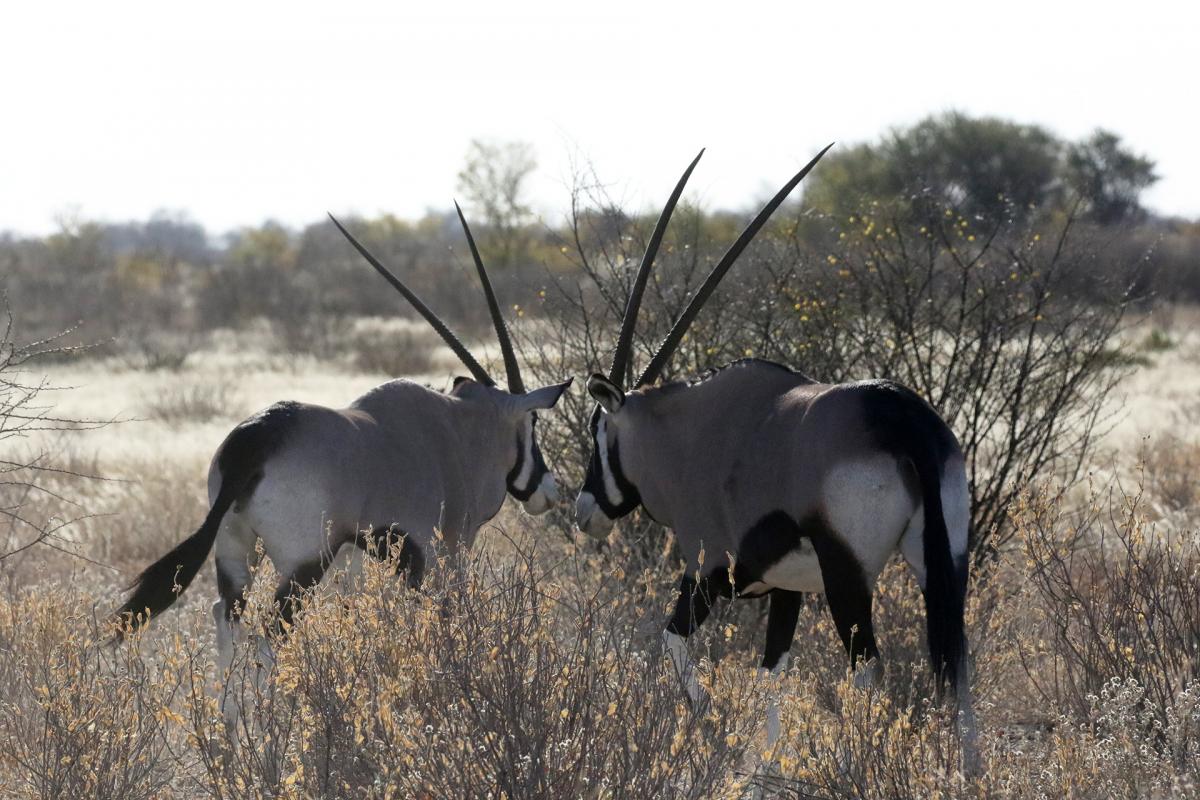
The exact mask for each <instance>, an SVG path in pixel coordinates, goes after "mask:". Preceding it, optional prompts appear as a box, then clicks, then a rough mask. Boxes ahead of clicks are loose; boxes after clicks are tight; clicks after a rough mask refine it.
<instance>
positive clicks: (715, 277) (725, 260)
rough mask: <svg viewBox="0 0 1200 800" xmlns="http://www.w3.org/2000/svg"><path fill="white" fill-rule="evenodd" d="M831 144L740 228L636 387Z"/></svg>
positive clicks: (656, 369)
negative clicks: (739, 232) (744, 227)
mask: <svg viewBox="0 0 1200 800" xmlns="http://www.w3.org/2000/svg"><path fill="white" fill-rule="evenodd" d="M830 147H833V143H832V142H831V143H830V144H828V145H826V146H825V149H824V150H822V151H821V152H819V153H817V155H816V156H815V157H814V158H813V160H812V161H809V162H808V163H807V164H805V165H804V169H802V170H800V171H799V172H797V173H796V175H795V176H794V177H793V178H792V179H791V180H790V181H788V182H787V183H785V184H784V186H783V188H782V189H780V190H779V191H778V192H777V193H776V195H775V196H774V197H772V198H771V200H770V202H769V203H767V204H766V205H765V206H763V207H762V210H761V211H759V212H758V216H756V217H755V218H754V220H753V221H752V222H751V223H750V224H749V225H747V226H746V230H744V231H742V235H741V236H739V237H738V238H737V241H736V242H734V243H733V246H732V247H730V248H729V249H728V250H727V251H725V255H724V256H722V257H721V260H720V261H719V262H718V263H717V265H716V266H715V267H713V269H712V272H710V273H708V277H707V278H705V279H704V283H703V284H702V285H701V286H700V288H699V290H697V292H696V294H695V296H694V297H693V298H692V300H691V302H690V303H688V305H687V308H685V309H684V310H683V313H682V314H680V315H679V319H678V320H677V321H676V322H675V325H674V327H672V328H671V332H670V333H668V334H667V338H665V339H663V342H662V344H660V345H659V346H658V352H657V353H655V354H654V358H652V359H650V364H649V365H648V366H647V367H646V371H645V372H643V373H642V376H641V377H640V378H638V382H637V385H638V386H644V385H645V384H647V383H652V382H653V381H654V380H655V379H656V378H657V377H658V376H659V374H660V373H661V372H662V370H663V367H665V366H666V365H667V361H669V360H670V358H671V355H672V354H673V353H674V352H675V348H676V347H678V346H679V342H680V340H682V339H683V335H684V334H685V333H687V329H688V327H689V326H690V325H691V324H692V320H694V319H695V318H696V315H697V314H698V313H700V309H701V308H702V307H703V306H704V303H705V302H706V301H707V300H708V298H709V296H710V295H711V294H712V293H713V291H714V290H715V289H716V288H717V284H718V283H720V282H721V278H723V277H725V273H726V272H728V271H729V268H730V267H731V266H733V262H734V261H736V260H737V257H738V256H739V255H741V254H742V251H743V250H745V249H746V245H748V244H750V241H751V240H752V239H753V238H754V236H755V235H756V234H757V233H758V231H759V229H761V228H762V226H763V225H765V224H766V222H767V219H768V218H769V217H770V216H771V214H773V213H774V212H775V209H777V208H779V205H780V204H781V203H782V202H783V201H784V199H785V198H787V196H788V195H789V194H791V192H792V190H793V189H795V188H796V186H797V185H798V184H799V183H800V181H802V180H804V176H805V175H807V174H808V173H809V171H810V170H811V169H812V168H813V167H814V166H816V164H817V162H818V161H820V160H821V156H823V155H825V153H827V152H828V151H829V148H830Z"/></svg>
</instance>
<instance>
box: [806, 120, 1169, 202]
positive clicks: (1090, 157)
mask: <svg viewBox="0 0 1200 800" xmlns="http://www.w3.org/2000/svg"><path fill="white" fill-rule="evenodd" d="M1155 180H1157V176H1156V175H1155V174H1154V163H1153V162H1152V161H1150V160H1149V159H1147V158H1145V157H1143V156H1138V155H1136V154H1134V153H1133V152H1131V151H1130V150H1129V149H1128V148H1127V147H1126V146H1125V145H1124V143H1123V142H1121V140H1120V137H1118V136H1117V135H1116V134H1114V133H1111V132H1109V131H1103V130H1100V131H1097V132H1096V133H1095V134H1093V135H1092V136H1091V137H1089V138H1088V139H1086V140H1084V141H1081V142H1073V143H1072V142H1066V141H1063V140H1062V139H1060V138H1058V137H1057V136H1055V135H1054V134H1053V133H1051V132H1050V131H1048V130H1046V129H1045V128H1043V127H1041V126H1039V125H1026V124H1021V123H1016V122H1010V121H1008V120H1003V119H997V118H994V117H970V116H967V115H966V114H962V113H958V112H949V113H946V114H941V115H936V116H930V117H927V118H926V119H924V120H921V121H920V122H918V123H917V124H915V125H912V126H910V127H907V128H897V129H895V130H893V131H891V132H890V133H888V134H886V135H885V136H883V137H882V138H881V139H880V140H879V141H878V142H872V143H864V144H859V145H856V146H852V147H848V148H839V149H838V150H835V151H833V152H831V153H830V154H829V155H828V156H826V158H825V159H824V160H823V162H822V164H821V169H820V170H817V171H816V172H814V173H813V175H812V177H811V178H810V179H809V180H808V183H807V185H806V187H805V194H804V198H805V204H806V205H807V206H808V207H810V208H813V209H816V210H818V211H821V212H824V213H828V214H831V215H833V216H834V217H835V218H839V219H844V218H845V217H847V216H849V215H850V214H851V213H853V212H854V211H855V210H857V209H860V208H862V207H863V204H864V200H866V201H871V200H874V201H878V202H881V203H886V204H888V205H889V206H890V207H898V206H907V207H908V208H909V209H910V210H911V211H912V212H913V214H914V215H915V216H916V217H919V216H920V215H921V213H923V211H922V209H923V208H924V207H925V205H927V204H928V203H929V202H936V203H941V204H944V205H949V206H952V207H953V208H954V209H955V210H956V212H957V213H961V214H963V215H964V216H966V217H968V218H974V217H976V216H979V217H982V218H986V219H997V218H999V217H1000V216H1001V215H1004V216H1012V217H1014V218H1016V219H1018V220H1023V219H1028V218H1031V217H1033V216H1036V215H1037V214H1044V213H1046V212H1047V211H1049V210H1062V211H1066V210H1068V209H1069V208H1071V207H1072V206H1074V204H1075V202H1076V201H1077V200H1078V199H1079V198H1083V201H1084V203H1083V205H1082V206H1081V208H1080V209H1079V210H1080V216H1081V218H1083V219H1086V220H1088V221H1093V222H1097V223H1099V224H1103V225H1108V224H1112V223H1115V222H1122V221H1126V220H1129V219H1131V218H1135V217H1136V216H1137V214H1138V213H1139V212H1140V205H1139V198H1140V196H1141V193H1142V191H1143V190H1144V189H1146V188H1147V187H1149V186H1150V185H1152V184H1153V183H1154V181H1155Z"/></svg>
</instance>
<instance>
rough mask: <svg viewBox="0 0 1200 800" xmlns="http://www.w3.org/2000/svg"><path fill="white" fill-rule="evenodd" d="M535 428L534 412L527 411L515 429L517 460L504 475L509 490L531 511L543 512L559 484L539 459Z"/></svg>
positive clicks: (550, 503)
mask: <svg viewBox="0 0 1200 800" xmlns="http://www.w3.org/2000/svg"><path fill="white" fill-rule="evenodd" d="M536 429H537V414H535V413H533V412H530V413H529V414H527V415H526V416H525V420H524V421H523V422H522V423H521V426H520V428H519V429H518V433H517V462H516V464H514V465H513V468H512V469H511V470H509V473H508V475H507V476H506V478H505V481H506V484H507V486H508V493H509V494H511V495H512V496H513V497H515V498H517V499H518V500H520V501H521V502H522V503H523V504H524V506H525V511H526V512H528V513H530V514H542V513H544V512H546V511H548V510H549V509H550V506H552V505H554V504H555V503H557V502H558V486H557V485H556V484H555V482H554V475H553V474H552V473H551V472H550V468H549V467H547V466H546V460H545V459H544V458H542V449H541V447H539V446H538V442H537V433H536Z"/></svg>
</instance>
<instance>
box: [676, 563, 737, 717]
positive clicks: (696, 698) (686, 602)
mask: <svg viewBox="0 0 1200 800" xmlns="http://www.w3.org/2000/svg"><path fill="white" fill-rule="evenodd" d="M731 594H732V587H731V586H730V584H729V572H728V570H726V569H719V570H717V571H716V572H714V573H712V574H710V575H705V576H703V577H701V578H700V580H699V581H697V580H696V579H694V578H692V576H690V575H684V576H683V579H682V580H681V581H680V582H679V598H678V600H676V601H675V613H674V614H673V615H672V616H671V621H670V622H668V623H667V628H666V630H665V631H663V642H664V644H665V645H666V647H667V653H668V654H670V656H671V662H672V663H673V664H674V665H675V672H676V674H677V675H678V676H679V680H680V681H681V682H682V683H683V685H684V688H685V689H686V690H687V693H688V697H689V698H690V699H691V701H692V703H693V704H696V703H699V702H700V698H701V690H700V684H699V682H698V681H697V680H696V671H695V667H694V666H693V665H692V663H691V660H690V659H689V658H688V654H687V640H688V637H689V636H691V635H692V633H693V632H695V630H696V629H697V628H699V627H700V626H701V625H702V624H703V623H704V620H706V619H708V615H709V613H710V612H711V611H712V606H713V603H714V602H716V599H717V598H718V597H721V596H724V597H729V596H730V595H731Z"/></svg>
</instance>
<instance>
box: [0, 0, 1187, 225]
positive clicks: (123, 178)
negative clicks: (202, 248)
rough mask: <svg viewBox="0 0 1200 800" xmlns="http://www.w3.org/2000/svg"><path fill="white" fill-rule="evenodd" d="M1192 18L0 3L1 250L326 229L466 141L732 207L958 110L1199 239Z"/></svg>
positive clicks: (397, 201) (394, 204) (786, 6)
mask: <svg viewBox="0 0 1200 800" xmlns="http://www.w3.org/2000/svg"><path fill="white" fill-rule="evenodd" d="M1196 8H1197V6H1196V5H1195V4H1193V3H1188V2H1183V1H1182V0H1177V1H1176V2H1152V1H1145V0H1143V2H1138V3H1129V2H1124V3H1119V4H1116V3H1113V4H1109V3H1103V2H1090V3H1061V2H1053V0H1050V1H1047V0H1041V2H1036V3H1029V2H1008V3H1000V2H991V3H978V2H976V3H963V2H946V3H897V2H887V3H877V4H876V3H866V2H858V3H837V2H830V3H821V4H810V3H802V2H791V3H779V4H767V3H756V2H747V1H745V0H743V1H741V2H725V3H720V4H701V3H696V2H689V3H655V2H651V0H642V2H634V3H627V2H619V1H617V0H606V1H605V2H594V3H589V4H586V5H584V4H578V3H568V2H566V1H565V0H558V1H557V2H538V3H532V2H529V3H526V2H514V1H513V0H509V2H481V1H479V0H443V2H438V3H434V2H422V3H401V2H391V3H382V2H380V3H368V2H345V1H340V0H339V1H336V2H335V0H325V2H321V3H300V2H288V3H266V2H250V0H243V2H237V3H224V2H208V3H189V4H183V3H175V2H155V3H144V4H141V3H120V2H112V3H95V2H41V3H37V2H30V3H11V4H8V3H6V4H5V7H4V11H3V15H2V17H0V19H2V21H0V86H2V88H3V94H2V98H3V99H2V102H3V109H4V111H3V114H2V116H0V230H12V231H17V232H20V233H45V232H48V231H50V230H53V229H54V228H55V226H56V222H55V220H56V219H59V218H61V217H62V216H63V215H64V214H74V215H82V216H83V217H86V218H98V219H103V220H109V221H122V220H128V219H144V218H146V217H147V216H149V215H150V214H151V213H152V212H154V211H155V210H156V209H169V210H173V211H183V212H185V213H187V214H188V215H189V216H191V217H192V218H194V219H196V220H198V221H199V222H202V223H203V224H204V225H206V226H208V227H209V228H210V229H211V230H213V231H214V232H216V231H223V230H227V229H230V228H234V227H237V226H240V225H246V224H258V223H260V222H261V221H263V220H264V219H267V218H272V219H276V220H279V221H281V222H284V223H286V224H290V225H300V224H304V223H308V222H312V221H316V220H318V219H319V218H320V217H321V216H322V215H323V214H324V212H325V211H326V210H332V211H334V212H335V213H337V212H341V213H350V212H358V213H363V214H375V213H378V212H382V211H388V212H393V213H396V214H399V215H402V216H407V217H417V216H420V215H421V214H422V213H424V211H425V210H426V209H427V208H430V207H433V208H446V207H448V206H449V205H450V201H451V199H452V198H453V196H454V192H455V183H456V177H455V176H456V173H457V171H458V169H459V167H460V166H461V164H462V161H463V157H464V154H465V152H466V149H467V145H468V142H469V141H470V139H471V138H496V139H522V140H526V141H529V142H531V143H532V144H533V145H534V147H535V148H536V152H537V155H538V160H539V168H538V171H537V173H536V175H535V178H534V180H533V182H532V184H531V196H532V199H533V200H534V203H535V206H536V208H537V210H538V211H539V213H541V214H543V215H544V216H545V217H546V218H547V219H550V220H551V221H554V220H557V219H558V218H559V217H560V216H561V215H562V213H563V211H564V210H565V209H566V207H567V188H566V187H567V183H568V175H569V173H570V162H571V159H572V158H573V157H574V158H586V159H590V160H591V161H592V162H593V163H594V164H595V165H596V167H597V169H598V171H599V174H600V175H601V177H602V178H604V179H605V180H606V181H608V182H611V184H612V189H613V191H614V193H615V195H616V196H617V197H619V198H620V199H623V200H625V201H627V202H629V203H631V204H633V205H634V206H640V207H647V208H648V207H650V206H652V205H656V204H657V203H660V202H661V201H662V199H663V197H664V196H665V194H666V193H668V192H669V190H670V186H671V184H672V183H673V182H674V180H675V179H676V178H677V177H678V173H679V172H680V170H681V169H682V168H683V166H684V165H686V163H687V161H688V160H689V159H690V157H691V156H692V155H693V154H694V153H695V151H696V150H697V149H698V148H699V147H701V146H707V147H708V148H709V151H708V154H707V155H706V156H705V160H704V162H702V164H701V166H700V168H699V170H698V172H697V173H696V176H695V177H694V178H693V179H692V187H694V188H693V189H692V192H693V196H694V197H695V198H696V199H699V200H700V201H702V202H704V203H705V204H707V205H709V206H713V207H732V208H736V207H742V206H746V205H749V204H750V203H751V202H752V201H753V200H755V199H758V198H760V197H762V196H764V195H765V194H767V193H768V191H769V190H770V189H771V188H772V187H774V186H776V185H777V184H779V183H780V182H782V181H783V180H785V179H786V178H787V176H788V175H789V174H790V173H791V172H792V171H793V170H794V169H795V168H797V167H798V166H799V165H800V164H802V163H803V162H804V161H806V160H807V159H808V158H809V157H810V156H811V155H812V154H813V152H814V151H815V150H816V149H817V148H818V147H820V146H821V145H823V144H825V143H827V142H829V141H832V140H838V141H841V142H856V141H862V140H867V139H872V138H875V137H877V136H878V135H879V134H880V133H881V132H883V131H884V130H886V129H887V128H888V127H890V126H895V125H904V124H908V123H911V122H914V121H916V120H918V119H920V118H921V117H923V116H925V115H926V114H929V113H931V112H936V111H941V110H945V109H950V108H955V109H960V110H963V111H966V112H968V113H972V114H992V115H999V116H1003V117H1008V118H1011V119H1014V120H1018V121H1022V122H1036V123H1040V124H1043V125H1045V126H1047V127H1049V128H1050V129H1052V130H1053V131H1055V132H1056V133H1058V134H1059V135H1061V136H1064V137H1068V138H1076V137H1081V136H1084V135H1086V134H1087V133H1089V132H1090V131H1091V130H1093V129H1094V128H1096V127H1098V126H1102V127H1106V128H1109V129H1112V130H1114V131H1116V132H1117V133H1118V134H1120V135H1121V136H1122V137H1123V138H1124V139H1125V140H1126V141H1127V142H1128V144H1130V145H1131V146H1132V147H1133V148H1135V149H1136V150H1137V151H1139V152H1142V153H1145V154H1147V155H1149V156H1151V157H1152V158H1154V159H1155V160H1156V161H1157V162H1158V169H1159V172H1160V174H1161V175H1162V180H1161V182H1160V183H1159V185H1158V186H1156V187H1155V188H1154V189H1153V191H1151V192H1150V193H1149V195H1148V196H1147V197H1146V200H1147V202H1148V205H1150V206H1151V207H1152V208H1154V209H1156V210H1158V211H1161V212H1164V213H1168V214H1178V215H1185V216H1189V217H1196V216H1200V146H1198V145H1197V141H1196V140H1197V130H1198V128H1200V126H1198V124H1197V123H1198V122H1200V119H1198V118H1200V112H1198V111H1197V100H1196V98H1197V96H1198V95H1200V91H1198V89H1197V76H1198V75H1200V68H1198V65H1200V59H1198V58H1197V50H1196V48H1197V42H1198V41H1200V25H1198V20H1200V12H1198V11H1196V10H1195V9H1196Z"/></svg>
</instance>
